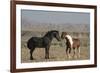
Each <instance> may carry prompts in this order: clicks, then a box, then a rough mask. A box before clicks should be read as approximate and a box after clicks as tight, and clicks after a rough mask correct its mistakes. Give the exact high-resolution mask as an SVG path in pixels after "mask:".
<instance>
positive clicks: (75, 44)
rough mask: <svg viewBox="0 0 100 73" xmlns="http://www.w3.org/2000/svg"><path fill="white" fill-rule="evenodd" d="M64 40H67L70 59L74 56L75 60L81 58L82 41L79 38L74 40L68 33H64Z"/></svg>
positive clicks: (62, 36)
mask: <svg viewBox="0 0 100 73" xmlns="http://www.w3.org/2000/svg"><path fill="white" fill-rule="evenodd" d="M61 38H62V39H66V54H67V56H68V58H71V53H72V56H73V57H75V58H80V40H79V39H78V38H72V37H71V36H70V35H68V34H67V32H62V34H61Z"/></svg>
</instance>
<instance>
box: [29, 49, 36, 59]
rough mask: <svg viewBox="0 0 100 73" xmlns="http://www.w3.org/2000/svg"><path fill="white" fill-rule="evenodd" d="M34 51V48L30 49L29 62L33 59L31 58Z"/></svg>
mask: <svg viewBox="0 0 100 73" xmlns="http://www.w3.org/2000/svg"><path fill="white" fill-rule="evenodd" d="M34 50H35V48H32V49H30V60H33V59H34V58H33V56H32V54H33V51H34Z"/></svg>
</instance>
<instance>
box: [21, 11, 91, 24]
mask: <svg viewBox="0 0 100 73" xmlns="http://www.w3.org/2000/svg"><path fill="white" fill-rule="evenodd" d="M21 15H22V19H26V20H27V21H32V22H34V21H35V22H39V23H56V24H63V23H71V24H90V14H89V13H82V12H81V13H79V12H56V11H39V10H22V12H21Z"/></svg>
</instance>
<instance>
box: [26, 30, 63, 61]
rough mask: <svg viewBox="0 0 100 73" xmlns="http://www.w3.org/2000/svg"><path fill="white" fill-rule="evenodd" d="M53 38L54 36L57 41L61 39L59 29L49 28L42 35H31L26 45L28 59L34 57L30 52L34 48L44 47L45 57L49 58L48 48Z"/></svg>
mask: <svg viewBox="0 0 100 73" xmlns="http://www.w3.org/2000/svg"><path fill="white" fill-rule="evenodd" d="M53 38H56V39H57V40H58V41H60V40H61V38H60V36H59V31H57V30H51V31H48V32H47V33H46V34H45V35H44V36H43V37H31V38H30V39H29V40H28V42H27V47H28V48H29V49H30V60H33V59H34V58H33V56H32V53H33V51H34V50H35V48H45V59H49V48H50V45H51V42H52V40H53Z"/></svg>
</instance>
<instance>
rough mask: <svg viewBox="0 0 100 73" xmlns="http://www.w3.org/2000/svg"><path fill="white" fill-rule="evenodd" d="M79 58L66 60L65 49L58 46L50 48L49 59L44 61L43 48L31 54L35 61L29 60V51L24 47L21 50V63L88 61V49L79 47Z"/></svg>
mask: <svg viewBox="0 0 100 73" xmlns="http://www.w3.org/2000/svg"><path fill="white" fill-rule="evenodd" d="M80 49H81V52H80V58H74V57H72V58H70V59H69V58H68V57H67V55H66V52H65V47H60V46H51V47H50V51H49V52H50V55H49V57H50V59H45V49H44V48H36V49H35V51H34V52H33V57H34V58H35V60H30V53H29V49H28V48H26V47H23V48H21V62H22V63H28V62H48V61H69V60H86V59H89V57H90V56H89V48H88V47H80Z"/></svg>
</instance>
